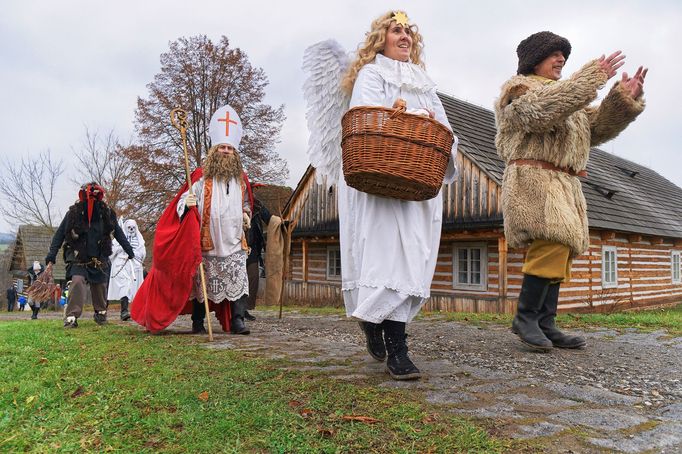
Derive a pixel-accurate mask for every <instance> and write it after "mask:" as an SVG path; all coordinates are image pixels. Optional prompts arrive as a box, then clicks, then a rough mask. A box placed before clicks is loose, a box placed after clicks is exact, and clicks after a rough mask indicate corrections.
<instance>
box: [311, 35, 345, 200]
mask: <svg viewBox="0 0 682 454" xmlns="http://www.w3.org/2000/svg"><path fill="white" fill-rule="evenodd" d="M349 65H350V59H349V58H348V55H347V54H346V52H345V51H344V50H343V47H341V45H340V44H339V43H338V42H336V41H335V40H333V39H329V40H327V41H322V42H319V43H317V44H313V45H312V46H310V47H308V48H307V49H306V50H305V52H304V53H303V71H304V72H306V73H307V77H306V80H305V82H304V83H303V97H304V98H305V101H306V114H305V116H306V119H307V120H308V130H309V132H310V137H309V139H308V159H310V163H311V164H312V165H313V167H315V169H316V172H315V173H316V177H317V182H318V183H320V184H322V183H323V179H324V177H327V185H329V186H331V185H332V184H335V183H336V182H337V181H338V178H339V175H340V173H341V117H343V114H344V113H346V111H347V110H348V103H349V101H350V96H349V95H345V94H344V93H343V92H342V91H341V79H342V78H343V76H344V74H345V73H346V70H347V69H348V66H349Z"/></svg>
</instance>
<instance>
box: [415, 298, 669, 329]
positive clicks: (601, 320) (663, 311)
mask: <svg viewBox="0 0 682 454" xmlns="http://www.w3.org/2000/svg"><path fill="white" fill-rule="evenodd" d="M433 314H435V313H431V315H433ZM437 314H438V315H439V316H440V317H443V318H444V319H445V320H448V321H459V322H467V323H472V324H475V325H484V324H485V323H497V324H511V321H512V318H513V317H514V316H513V315H511V314H472V313H464V312H455V313H445V312H443V313H437ZM429 316H430V315H428V314H426V315H425V317H426V318H427V319H428V317H429ZM557 324H558V325H559V327H565V328H579V329H594V328H612V329H617V330H622V329H628V328H630V329H636V330H638V331H643V332H649V331H656V330H665V331H666V332H667V333H668V334H670V335H671V336H682V304H680V305H677V306H674V307H668V308H658V309H648V310H641V311H627V312H614V313H611V314H570V313H568V314H560V315H559V316H557Z"/></svg>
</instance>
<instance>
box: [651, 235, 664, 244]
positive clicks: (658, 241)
mask: <svg viewBox="0 0 682 454" xmlns="http://www.w3.org/2000/svg"><path fill="white" fill-rule="evenodd" d="M649 242H650V243H651V244H663V238H662V237H660V236H652V237H651V239H650V240H649Z"/></svg>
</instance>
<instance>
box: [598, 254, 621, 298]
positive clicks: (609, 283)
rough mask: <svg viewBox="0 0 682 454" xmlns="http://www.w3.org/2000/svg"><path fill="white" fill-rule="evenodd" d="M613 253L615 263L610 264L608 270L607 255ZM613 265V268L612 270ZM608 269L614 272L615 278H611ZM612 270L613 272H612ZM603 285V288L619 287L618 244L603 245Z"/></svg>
mask: <svg viewBox="0 0 682 454" xmlns="http://www.w3.org/2000/svg"><path fill="white" fill-rule="evenodd" d="M610 254H613V263H609V264H608V268H609V269H608V270H607V260H606V258H607V256H608V255H610ZM611 265H612V266H613V270H611ZM607 271H608V272H609V274H612V275H613V277H614V280H613V281H612V280H609V279H608V278H609V277H610V276H607V275H606V273H607ZM611 271H612V272H611ZM601 286H602V288H616V287H618V248H617V247H616V246H602V249H601Z"/></svg>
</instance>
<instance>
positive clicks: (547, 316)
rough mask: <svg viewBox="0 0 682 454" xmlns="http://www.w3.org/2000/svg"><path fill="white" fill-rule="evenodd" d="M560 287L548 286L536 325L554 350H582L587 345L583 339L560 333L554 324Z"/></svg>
mask: <svg viewBox="0 0 682 454" xmlns="http://www.w3.org/2000/svg"><path fill="white" fill-rule="evenodd" d="M560 287H561V283H560V282H557V283H555V284H550V285H549V290H548V291H547V297H546V298H545V304H544V305H543V306H542V310H541V311H540V319H539V320H538V324H539V325H540V329H541V330H542V332H543V333H544V334H545V336H547V339H549V340H550V341H551V342H552V345H554V346H555V347H556V348H582V347H584V346H585V344H587V342H586V341H585V339H584V338H582V337H580V336H573V335H570V334H564V333H562V332H561V331H560V330H559V328H557V327H556V323H555V322H554V319H555V318H556V311H557V307H558V306H559V288H560Z"/></svg>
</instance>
